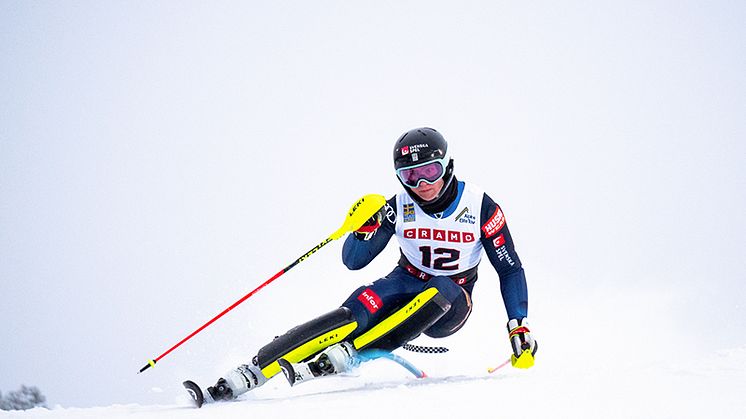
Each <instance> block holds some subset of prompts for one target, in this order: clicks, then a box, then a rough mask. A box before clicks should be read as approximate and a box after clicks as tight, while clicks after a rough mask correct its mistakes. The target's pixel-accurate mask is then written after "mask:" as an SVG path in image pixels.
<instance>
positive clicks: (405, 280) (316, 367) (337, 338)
mask: <svg viewBox="0 0 746 419" xmlns="http://www.w3.org/2000/svg"><path fill="white" fill-rule="evenodd" d="M394 168H395V169H396V175H397V178H398V179H399V182H401V184H402V186H403V187H404V190H403V191H401V192H399V193H398V194H397V195H395V196H394V197H392V198H390V199H389V200H388V201H387V203H386V205H384V206H383V207H382V208H381V210H379V211H378V213H376V214H375V215H374V216H373V217H372V218H371V219H370V220H368V221H367V222H366V223H365V225H363V226H362V227H361V228H360V229H359V230H357V231H355V232H353V234H350V235H349V236H348V237H347V239H346V241H345V243H344V246H343V249H342V260H343V262H344V264H345V265H346V266H347V267H348V268H349V269H352V270H356V269H361V268H363V267H365V266H366V265H368V263H370V262H371V261H372V260H373V259H374V258H375V257H376V256H377V255H378V254H379V253H380V252H381V251H382V250H383V249H384V247H386V245H387V244H388V242H389V240H390V239H391V237H392V236H396V238H397V240H398V242H399V247H400V251H401V257H400V258H399V262H398V264H397V266H396V267H395V268H394V270H393V271H391V272H390V273H389V274H388V275H386V276H385V277H383V278H380V279H378V280H376V281H374V282H373V283H372V284H370V285H365V286H362V287H360V288H358V289H357V290H355V291H354V292H353V293H352V294H351V295H350V297H349V298H347V300H346V301H345V302H344V303H342V305H341V306H340V307H339V308H337V309H336V310H333V311H331V312H329V313H327V314H324V315H322V316H320V317H318V318H316V319H313V320H311V321H309V322H307V323H304V324H302V325H299V326H297V327H295V328H293V329H291V330H290V331H288V332H287V333H285V334H284V335H282V336H278V337H276V338H275V339H274V340H273V341H272V342H270V343H269V344H267V345H266V346H264V347H263V348H261V349H260V350H259V352H258V354H257V355H256V356H255V357H254V358H253V362H252V363H251V364H247V365H241V366H239V367H237V368H236V369H234V370H231V371H229V372H228V373H226V374H225V375H224V376H223V377H222V378H220V379H219V380H218V382H217V383H216V384H215V385H214V386H211V387H208V389H207V391H206V392H205V394H204V399H205V400H206V401H210V400H230V399H233V398H235V397H237V396H238V395H240V394H243V393H245V392H247V391H249V390H252V389H254V388H256V387H258V386H261V385H262V384H264V383H265V382H266V381H267V380H268V379H269V378H271V377H273V376H274V375H276V374H278V373H279V372H281V371H282V372H283V373H284V374H285V376H286V378H287V379H288V380H289V381H290V383H291V385H292V384H294V383H295V382H299V381H304V380H308V379H312V378H315V377H319V376H324V375H330V374H337V373H340V372H344V371H348V370H349V369H351V368H352V367H353V366H354V365H355V364H356V354H357V352H358V351H361V350H363V349H378V350H384V351H393V350H394V349H396V348H398V347H400V346H402V345H404V344H406V343H407V342H409V341H411V340H413V339H414V338H416V337H417V336H419V335H420V334H422V333H424V334H425V335H427V336H430V337H433V338H441V337H446V336H449V335H452V334H453V333H455V332H456V331H458V330H459V329H460V328H461V327H462V326H463V325H464V323H465V322H466V320H467V319H468V317H469V314H470V313H471V310H472V302H471V292H472V289H473V288H474V283H475V282H476V280H477V265H478V264H479V262H480V259H481V252H482V249H484V251H485V253H486V254H487V258H488V259H489V261H490V262H491V263H492V266H493V267H494V268H495V270H496V271H497V274H498V276H499V278H500V291H501V293H502V298H503V302H504V304H505V308H506V311H507V315H508V319H509V321H508V327H507V328H508V333H509V340H510V343H511V345H512V348H513V355H512V357H511V358H512V360H513V365H514V366H518V367H524V368H527V367H530V366H531V365H532V364H533V356H534V354H535V353H536V349H537V344H536V341H535V340H534V339H533V337H532V336H531V333H530V331H529V329H528V322H527V320H526V316H527V311H528V296H527V290H526V278H525V275H524V271H523V268H522V267H521V261H520V259H518V255H517V254H516V252H515V249H514V247H513V240H512V238H511V235H510V232H509V231H508V227H507V225H506V223H505V216H504V214H503V212H502V210H501V208H500V206H498V205H497V204H496V203H495V202H494V201H493V200H492V199H491V198H490V197H489V196H488V195H487V194H485V193H484V192H483V191H481V190H480V189H479V188H477V187H476V186H474V185H472V184H467V183H465V182H463V181H458V180H457V179H456V177H455V176H454V174H453V159H452V158H451V157H450V155H449V153H448V144H447V143H446V141H445V139H444V138H443V136H442V135H441V134H440V133H438V132H437V131H436V130H434V129H432V128H416V129H413V130H410V131H408V132H406V133H404V134H403V135H402V136H401V137H400V138H399V139H398V140H397V141H396V144H395V145H394ZM200 404H201V403H200Z"/></svg>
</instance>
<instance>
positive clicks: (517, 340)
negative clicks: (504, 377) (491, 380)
mask: <svg viewBox="0 0 746 419" xmlns="http://www.w3.org/2000/svg"><path fill="white" fill-rule="evenodd" d="M508 332H509V333H510V335H509V339H510V344H511V346H513V355H511V356H510V360H511V364H512V365H513V366H514V367H516V368H531V367H532V366H533V365H534V355H535V354H536V350H537V349H538V348H539V346H538V345H537V343H536V340H534V338H533V336H531V331H530V330H528V320H527V319H526V318H525V317H524V318H522V319H511V320H510V321H509V322H508Z"/></svg>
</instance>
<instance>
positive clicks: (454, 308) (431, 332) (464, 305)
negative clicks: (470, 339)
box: [424, 287, 472, 338]
mask: <svg viewBox="0 0 746 419" xmlns="http://www.w3.org/2000/svg"><path fill="white" fill-rule="evenodd" d="M459 288H461V287H459ZM471 307H472V305H471V296H469V293H468V292H467V291H466V290H465V289H463V288H461V295H459V297H458V298H457V299H456V301H454V302H453V304H451V308H450V310H448V312H447V313H446V314H444V315H443V317H441V318H440V319H439V320H438V321H437V322H435V324H433V325H432V326H431V327H430V328H428V329H427V330H425V331H424V333H425V335H427V336H430V337H431V338H444V337H446V336H450V335H452V334H454V333H456V332H457V331H458V330H459V329H461V327H463V326H464V324H466V320H467V319H468V318H469V315H470V314H471Z"/></svg>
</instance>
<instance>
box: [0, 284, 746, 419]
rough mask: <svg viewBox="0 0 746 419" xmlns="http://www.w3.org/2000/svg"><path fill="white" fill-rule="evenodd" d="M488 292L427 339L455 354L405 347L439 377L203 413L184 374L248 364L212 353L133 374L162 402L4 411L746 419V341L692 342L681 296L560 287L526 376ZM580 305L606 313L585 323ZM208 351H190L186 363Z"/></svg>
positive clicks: (35, 414) (387, 365) (305, 392)
mask: <svg viewBox="0 0 746 419" xmlns="http://www.w3.org/2000/svg"><path fill="white" fill-rule="evenodd" d="M483 291H485V292H484V293H482V294H481V295H482V296H483V297H482V298H480V301H479V303H477V304H476V305H475V311H474V313H473V314H472V318H471V319H470V320H469V322H468V323H467V324H466V326H465V327H464V328H463V329H462V330H461V331H459V333H457V334H456V335H454V336H452V337H449V338H446V339H438V340H434V339H429V338H426V337H421V338H418V339H417V340H415V343H418V344H422V345H444V346H447V347H448V348H449V349H450V351H449V352H447V353H445V354H419V353H412V352H407V351H403V350H401V349H400V350H397V352H396V353H397V354H400V355H401V356H404V357H405V358H407V359H408V360H410V361H411V362H413V363H414V364H416V365H417V366H418V367H420V368H422V369H423V370H425V372H427V373H428V375H429V376H430V377H429V378H426V379H423V380H418V379H415V378H414V377H413V376H412V375H411V374H410V373H409V372H407V371H406V370H404V369H403V368H402V367H400V366H399V365H397V364H395V363H392V362H391V361H388V360H382V359H379V360H375V361H370V362H367V363H364V364H362V365H361V366H360V368H358V369H357V370H356V371H355V373H354V374H353V375H350V376H343V377H331V378H324V379H319V380H316V381H312V382H308V383H303V384H300V385H298V386H295V387H293V388H290V387H289V386H288V384H287V382H286V381H285V379H284V378H283V377H282V376H277V377H275V378H274V379H272V380H270V381H269V382H268V383H267V384H266V385H265V386H263V387H261V388H259V389H257V390H255V391H254V392H251V393H248V394H246V395H244V396H242V397H241V398H240V399H239V400H238V401H236V402H232V403H221V404H213V405H206V406H204V407H203V408H202V409H194V408H193V407H191V405H190V401H189V399H188V396H187V395H186V392H185V391H184V390H183V388H182V387H181V381H182V380H183V379H187V378H189V379H193V380H195V381H197V382H198V383H200V384H201V385H203V386H206V385H209V384H211V383H212V382H214V380H215V379H216V378H217V377H218V376H219V375H220V373H221V372H222V371H224V370H226V369H227V368H229V366H231V365H235V364H237V363H239V362H242V359H241V358H240V357H235V356H233V355H224V356H221V357H219V358H216V359H213V360H210V359H209V357H207V356H200V357H199V358H198V359H197V361H198V364H199V365H201V366H202V368H195V370H194V371H193V372H192V373H189V372H187V371H186V370H185V369H184V368H182V367H180V366H179V360H178V359H175V360H172V363H171V364H168V363H167V362H165V361H164V362H163V363H162V365H161V364H159V365H157V367H156V368H155V369H153V370H150V371H148V372H146V373H143V374H141V375H136V374H134V371H133V374H132V376H133V379H132V381H131V382H132V385H135V386H139V387H141V391H142V393H143V399H145V400H152V399H155V400H158V401H157V402H155V403H153V404H152V405H147V404H143V403H142V402H139V403H138V404H128V403H127V402H123V404H114V405H111V406H102V407H92V408H71V407H61V406H58V407H51V408H50V409H34V410H29V411H25V412H0V418H2V419H5V418H22V419H28V418H44V419H69V418H76V419H78V418H83V419H85V418H91V419H93V418H125V417H126V418H146V419H147V418H226V417H249V418H269V417H271V418H301V417H303V418H317V417H318V418H328V417H330V416H335V417H346V418H347V417H349V418H353V417H360V416H361V415H362V416H363V417H371V418H398V417H408V418H412V417H414V418H419V417H421V418H428V419H432V418H453V417H462V418H522V419H523V418H573V419H577V418H589V419H591V418H592V419H598V418H709V417H717V418H734V419H735V418H744V417H746V398H744V397H743V395H744V394H746V345H742V346H738V347H735V348H730V349H724V348H716V347H714V346H715V345H712V347H711V345H710V342H712V341H708V340H706V339H699V338H698V337H699V336H706V335H707V334H706V333H703V334H696V336H694V337H692V338H685V337H684V336H686V335H682V334H681V333H680V331H678V330H677V326H676V325H677V321H676V319H675V318H674V317H671V316H667V315H664V313H666V312H672V306H671V303H672V301H677V300H678V299H679V298H678V297H676V295H675V294H674V293H669V294H668V295H669V297H668V298H666V297H664V294H656V293H651V294H648V295H647V296H644V295H641V294H632V293H624V292H616V293H612V292H609V290H606V291H604V292H600V291H599V292H588V293H586V294H585V295H583V296H582V297H583V299H584V300H587V301H588V302H586V303H585V304H579V303H578V302H577V301H573V300H572V298H570V297H569V296H566V295H562V294H561V293H559V292H558V291H554V292H553V296H554V297H555V299H556V301H564V302H565V303H567V309H565V310H562V309H560V308H559V307H558V306H555V307H554V308H553V309H552V310H551V314H550V313H545V312H544V311H545V310H546V309H542V308H541V307H537V308H536V310H535V314H536V316H535V318H536V319H537V322H535V323H534V324H533V325H532V327H533V328H534V330H535V334H536V336H537V338H538V339H539V352H538V354H537V359H536V365H535V366H534V367H533V368H531V369H530V370H525V371H524V370H517V369H514V368H512V367H510V366H506V367H504V368H502V369H500V370H498V371H497V372H495V373H494V374H488V373H487V371H486V370H487V368H488V367H494V366H497V365H499V364H500V363H502V362H503V361H505V360H506V359H507V351H508V350H509V349H508V344H507V341H506V338H505V335H506V332H505V330H504V329H503V328H501V327H500V326H498V325H497V323H496V319H500V316H501V315H503V314H502V313H501V310H502V308H501V307H499V306H498V305H496V304H486V303H485V301H484V300H483V299H484V298H485V297H484V294H485V293H486V294H488V295H489V294H490V293H489V292H487V290H486V289H485V290H483ZM543 293H544V292H543V291H539V290H537V292H536V293H535V294H536V296H537V298H538V299H545V298H548V296H547V295H543ZM480 303H481V304H480ZM573 307H575V308H574V309H573ZM578 307H582V308H583V310H587V311H588V313H595V314H594V315H592V316H591V315H589V316H585V317H584V316H582V313H579V312H578V310H577V308H578ZM624 307H631V308H634V310H625V309H624ZM640 308H646V309H645V310H640ZM636 313H637V314H636ZM647 314H650V316H651V317H646V315H647ZM490 331H492V332H494V333H489V332H490ZM197 354H198V353H197V352H192V351H184V352H183V355H182V356H183V357H184V359H188V358H194V357H197V356H198V355H197ZM179 359H180V358H179ZM69 379H70V380H75V377H69ZM113 379H116V377H113ZM153 383H156V386H153ZM148 385H151V387H148ZM91 391H92V392H101V391H106V383H91ZM145 396H148V398H146V397H145Z"/></svg>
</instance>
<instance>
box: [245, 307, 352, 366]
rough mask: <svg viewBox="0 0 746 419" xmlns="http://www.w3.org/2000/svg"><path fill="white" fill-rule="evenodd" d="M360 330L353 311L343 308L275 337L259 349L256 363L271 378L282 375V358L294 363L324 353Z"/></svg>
mask: <svg viewBox="0 0 746 419" xmlns="http://www.w3.org/2000/svg"><path fill="white" fill-rule="evenodd" d="M356 328H357V322H356V321H355V318H354V317H353V316H352V312H351V311H350V310H349V309H348V308H346V307H340V308H338V309H336V310H334V311H332V312H329V313H327V314H324V315H323V316H320V317H317V318H315V319H313V320H311V321H309V322H307V323H304V324H302V325H300V326H296V327H294V328H292V329H290V330H289V331H288V332H287V333H285V334H284V335H282V336H278V337H276V338H275V339H274V340H273V341H272V342H270V343H269V344H268V345H266V346H264V347H263V348H262V349H260V350H259V353H258V354H257V356H256V358H255V360H254V363H255V364H256V365H257V366H259V368H261V369H262V374H264V376H265V377H267V378H270V377H272V376H274V375H275V374H277V373H278V372H280V365H279V364H278V363H277V360H278V359H279V358H284V359H286V360H287V361H289V362H291V363H296V362H301V361H305V360H307V359H309V358H311V357H313V356H314V355H316V354H318V353H319V352H320V351H321V350H323V349H325V348H326V347H328V346H331V345H333V344H335V343H339V342H341V341H342V340H343V339H344V338H346V337H347V336H349V335H350V333H352V332H353V331H354V330H355V329H356Z"/></svg>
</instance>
